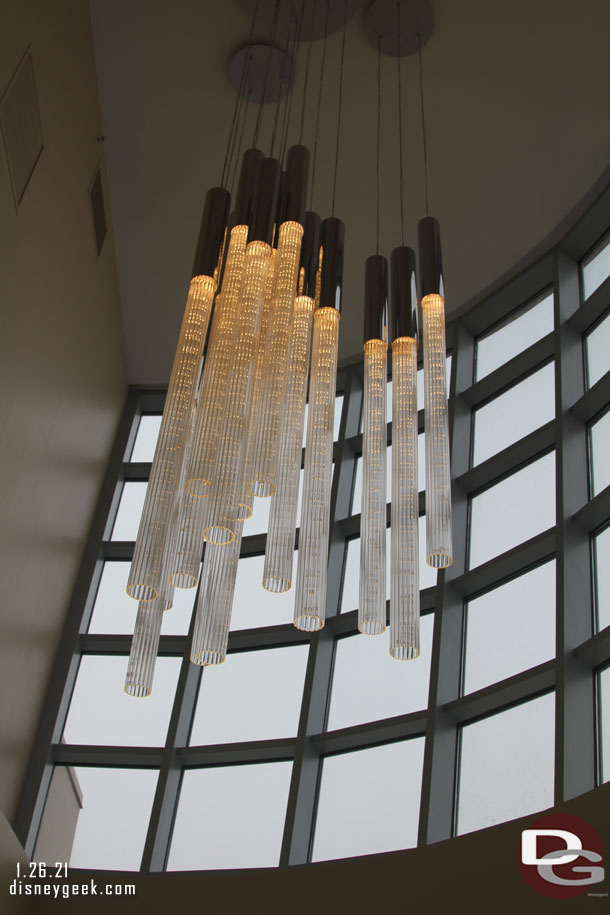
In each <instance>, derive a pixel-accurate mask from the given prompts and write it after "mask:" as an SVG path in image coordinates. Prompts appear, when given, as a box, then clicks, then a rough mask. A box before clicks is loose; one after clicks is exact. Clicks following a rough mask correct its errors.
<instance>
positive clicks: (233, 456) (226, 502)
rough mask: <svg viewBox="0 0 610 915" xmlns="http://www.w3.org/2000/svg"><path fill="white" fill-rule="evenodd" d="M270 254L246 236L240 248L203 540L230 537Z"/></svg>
mask: <svg viewBox="0 0 610 915" xmlns="http://www.w3.org/2000/svg"><path fill="white" fill-rule="evenodd" d="M270 256H271V248H270V246H269V245H268V244H266V243H265V242H262V241H252V242H250V243H249V244H248V246H247V248H246V256H245V260H244V270H243V277H242V284H241V290H240V296H239V299H240V308H239V320H238V322H237V327H236V333H235V336H234V344H233V347H232V361H231V368H230V373H229V383H228V388H227V399H226V406H225V410H224V417H223V424H222V430H221V434H220V440H219V446H218V455H217V460H216V477H215V484H214V487H213V488H214V491H213V493H211V495H210V497H209V498H210V502H211V504H210V513H209V516H208V522H209V526H208V527H207V528H206V529H205V531H204V538H205V539H206V540H207V541H208V542H209V543H218V544H223V543H231V542H232V541H233V538H234V535H235V531H236V524H237V518H238V516H239V507H238V503H239V502H240V501H243V499H242V498H241V495H242V490H243V489H244V486H245V483H244V473H245V471H246V456H247V455H246V451H247V444H248V420H249V416H250V408H251V400H252V387H253V385H252V380H253V376H254V367H255V366H254V361H255V360H254V357H255V355H256V344H257V336H258V332H259V326H260V316H261V308H262V301H263V292H264V288H265V278H266V276H267V268H268V266H269V259H270Z"/></svg>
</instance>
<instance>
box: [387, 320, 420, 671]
mask: <svg viewBox="0 0 610 915" xmlns="http://www.w3.org/2000/svg"><path fill="white" fill-rule="evenodd" d="M391 552H392V555H391V563H390V582H391V587H390V654H391V655H392V657H393V658H396V659H397V660H400V661H405V660H409V659H411V658H416V657H417V656H418V655H419V494H418V484H417V341H416V340H415V339H413V338H412V337H399V338H398V339H397V340H394V342H393V343H392V547H391Z"/></svg>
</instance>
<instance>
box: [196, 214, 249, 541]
mask: <svg viewBox="0 0 610 915" xmlns="http://www.w3.org/2000/svg"><path fill="white" fill-rule="evenodd" d="M247 238H248V226H234V228H233V229H232V230H231V236H230V240H229V249H228V251H227V261H226V265H225V272H224V278H223V282H222V289H221V291H220V293H219V295H218V296H217V298H216V304H215V307H214V318H213V320H212V330H211V332H210V341H209V344H208V349H207V353H206V358H205V361H204V364H203V375H202V378H201V385H200V390H199V397H198V402H197V412H196V416H195V428H194V431H193V446H192V450H191V457H190V460H189V465H188V470H187V478H186V479H187V482H186V488H187V490H188V491H189V492H190V493H192V494H193V495H194V496H206V495H207V494H208V490H209V487H210V483H211V482H212V477H213V474H214V467H215V464H216V454H217V451H218V442H219V438H220V430H221V425H222V420H223V415H224V407H225V397H226V392H227V382H228V377H229V371H230V366H231V360H232V346H233V339H234V334H235V325H236V321H237V313H238V305H239V289H240V285H241V278H242V272H243V266H244V257H245V253H246V240H247ZM202 509H203V506H202ZM201 530H202V532H203V521H202V527H201Z"/></svg>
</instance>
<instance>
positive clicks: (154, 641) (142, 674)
mask: <svg viewBox="0 0 610 915" xmlns="http://www.w3.org/2000/svg"><path fill="white" fill-rule="evenodd" d="M162 604H163V598H158V599H157V600H149V601H140V603H139V604H138V614H137V616H136V625H135V629H134V633H133V638H132V640H131V651H130V654H129V661H128V664H127V675H126V677H125V692H126V693H127V695H129V696H134V697H135V698H137V699H143V698H145V697H146V696H150V694H151V692H152V684H153V677H154V673H155V664H156V662H157V651H158V649H159V636H160V635H161V623H162V622H163V606H162Z"/></svg>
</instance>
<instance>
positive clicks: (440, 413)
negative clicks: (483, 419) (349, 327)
mask: <svg viewBox="0 0 610 915" xmlns="http://www.w3.org/2000/svg"><path fill="white" fill-rule="evenodd" d="M421 307H422V315H423V336H424V407H425V419H426V562H427V563H428V565H430V566H432V567H433V568H435V569H445V568H447V566H450V565H451V563H452V562H453V546H452V537H451V473H450V465H449V422H448V417H447V384H446V378H445V374H446V371H445V358H446V346H445V302H444V299H443V298H442V296H440V295H427V296H424V298H423V299H422V303H421ZM392 422H393V417H392Z"/></svg>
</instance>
